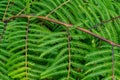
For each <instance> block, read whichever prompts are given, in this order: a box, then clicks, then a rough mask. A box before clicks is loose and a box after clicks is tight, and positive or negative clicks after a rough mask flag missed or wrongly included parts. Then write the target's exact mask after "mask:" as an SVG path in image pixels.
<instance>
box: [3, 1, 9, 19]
mask: <svg viewBox="0 0 120 80" xmlns="http://www.w3.org/2000/svg"><path fill="white" fill-rule="evenodd" d="M9 5H10V0H8V4H7V6H6V9H5V13H4V15H3V19H2V20H3V21H4V18H5V16H6V14H7V10H8V7H9Z"/></svg>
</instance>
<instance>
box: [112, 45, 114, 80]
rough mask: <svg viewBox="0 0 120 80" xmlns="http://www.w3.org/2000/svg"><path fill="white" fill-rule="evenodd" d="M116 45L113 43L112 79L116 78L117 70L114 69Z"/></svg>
mask: <svg viewBox="0 0 120 80" xmlns="http://www.w3.org/2000/svg"><path fill="white" fill-rule="evenodd" d="M114 57H115V56H114V45H112V80H115V76H114V74H115V72H114V71H115V70H114V66H115V59H114Z"/></svg>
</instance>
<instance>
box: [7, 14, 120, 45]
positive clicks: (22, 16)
mask: <svg viewBox="0 0 120 80" xmlns="http://www.w3.org/2000/svg"><path fill="white" fill-rule="evenodd" d="M27 17H31V18H32V17H33V18H39V19H43V20H47V21H50V22H54V23H57V24H60V25H63V26H65V27H69V28H70V27H72V26H74V25H73V24H67V23H64V22H61V21H58V20H54V19H51V18H47V17H44V16H32V15H20V16H13V17H10V18H9V19H6V20H7V21H10V20H12V19H15V18H27ZM6 20H5V21H6ZM76 29H78V30H80V31H82V32H85V33H88V34H90V35H92V36H94V37H96V38H99V39H100V40H103V41H105V42H107V43H109V44H111V45H114V46H118V47H120V44H117V43H114V42H113V41H111V40H108V39H105V38H103V37H101V36H99V35H97V34H94V33H93V32H91V31H89V30H87V29H84V28H78V27H77V28H76Z"/></svg>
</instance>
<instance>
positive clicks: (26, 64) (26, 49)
mask: <svg viewBox="0 0 120 80" xmlns="http://www.w3.org/2000/svg"><path fill="white" fill-rule="evenodd" d="M29 24H30V22H29V17H28V22H27V28H26V45H25V67H26V79H27V80H28V61H27V56H28V55H27V54H28V52H27V51H28V27H29Z"/></svg>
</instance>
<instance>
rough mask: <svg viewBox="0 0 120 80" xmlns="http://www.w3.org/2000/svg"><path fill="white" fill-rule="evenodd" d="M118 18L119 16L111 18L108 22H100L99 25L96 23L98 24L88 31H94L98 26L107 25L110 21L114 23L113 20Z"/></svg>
mask: <svg viewBox="0 0 120 80" xmlns="http://www.w3.org/2000/svg"><path fill="white" fill-rule="evenodd" d="M119 18H120V16H116V17H113V18H111V19H109V20H105V21H102V22H101V23H98V24H96V25H94V26H93V27H91V28H90V29H89V30H92V29H95V28H97V27H98V26H101V25H104V24H105V23H108V22H110V21H114V20H116V19H119Z"/></svg>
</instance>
